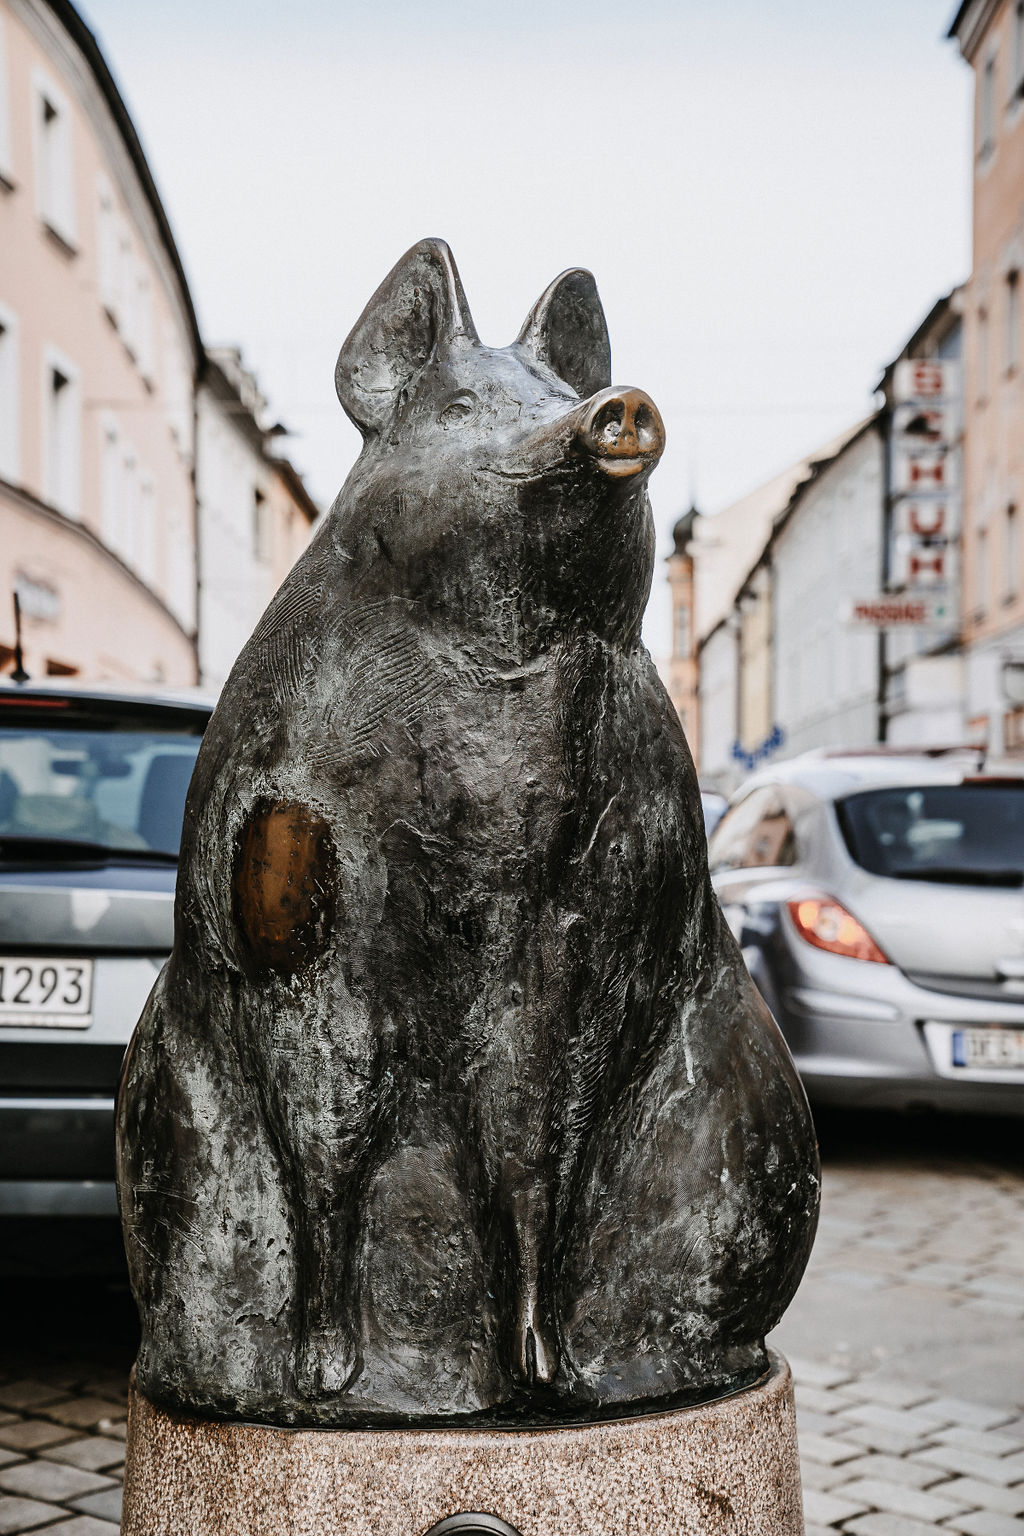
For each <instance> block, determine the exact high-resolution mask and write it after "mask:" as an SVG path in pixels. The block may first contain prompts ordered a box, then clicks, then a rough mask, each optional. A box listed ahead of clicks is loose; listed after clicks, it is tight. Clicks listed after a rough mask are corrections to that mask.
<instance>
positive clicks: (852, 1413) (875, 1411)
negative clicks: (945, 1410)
mask: <svg viewBox="0 0 1024 1536" xmlns="http://www.w3.org/2000/svg"><path fill="white" fill-rule="evenodd" d="M843 1418H844V1419H855V1420H856V1421H857V1422H858V1423H861V1424H872V1425H874V1426H875V1427H876V1428H878V1429H892V1430H895V1431H896V1433H897V1434H899V1435H907V1436H911V1437H918V1438H920V1437H921V1436H923V1435H928V1436H930V1435H932V1434H933V1433H934V1431H935V1430H936V1429H938V1428H940V1427H941V1426H942V1424H943V1422H944V1421H943V1420H942V1419H941V1418H936V1417H935V1416H934V1415H932V1414H929V1413H926V1412H925V1411H924V1410H923V1409H920V1408H889V1407H887V1406H886V1404H885V1403H880V1402H875V1401H871V1402H867V1403H853V1404H851V1406H850V1407H849V1408H844V1409H843Z"/></svg>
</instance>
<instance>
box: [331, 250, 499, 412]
mask: <svg viewBox="0 0 1024 1536" xmlns="http://www.w3.org/2000/svg"><path fill="white" fill-rule="evenodd" d="M459 337H461V338H464V339H465V340H467V341H472V342H475V341H477V340H478V338H477V334H476V331H475V329H474V327H473V321H472V318H471V317H470V313H469V306H468V305H467V303H466V295H465V294H464V293H463V291H462V281H461V279H460V277H459V273H458V269H457V268H456V266H455V261H454V259H453V257H452V253H451V251H450V250H449V249H448V247H447V245H446V244H445V243H444V241H443V240H421V241H420V243H419V244H418V245H414V246H413V248H412V250H411V251H406V253H405V255H404V256H403V257H402V259H401V261H400V262H399V263H398V265H397V266H395V267H393V268H392V270H391V271H390V272H389V273H388V275H387V277H386V278H385V279H384V281H383V282H382V283H381V285H380V287H379V288H378V289H377V292H376V293H375V294H374V296H373V298H372V299H371V300H370V302H369V304H367V306H366V308H365V309H364V310H363V312H362V314H361V315H360V317H359V319H358V320H357V321H356V323H355V327H354V328H353V330H352V334H351V335H350V336H349V338H348V340H347V341H346V342H345V345H344V346H343V347H342V349H341V352H340V354H339V356H338V366H337V367H336V368H335V370H334V385H335V388H336V389H337V391H338V399H339V400H340V401H341V403H342V405H343V406H344V407H345V410H346V412H347V414H348V415H349V416H350V417H351V418H352V420H353V421H354V422H355V424H356V426H357V427H358V428H359V430H360V432H362V434H363V436H364V437H366V436H369V435H370V434H372V433H376V432H380V431H381V430H382V429H383V428H384V427H385V426H386V425H387V423H388V421H389V419H390V417H391V413H392V411H393V410H394V408H395V405H396V404H397V402H398V399H399V396H400V395H401V393H402V391H403V390H404V389H405V388H406V387H407V386H408V385H409V384H410V383H411V382H412V380H413V379H414V378H415V377H416V375H417V374H418V373H419V372H420V370H421V369H422V368H423V367H425V366H426V364H427V363H428V362H429V361H430V358H431V357H432V356H433V355H434V352H435V350H436V349H437V348H438V347H439V346H443V345H445V344H447V343H450V342H452V341H454V340H456V339H457V338H459Z"/></svg>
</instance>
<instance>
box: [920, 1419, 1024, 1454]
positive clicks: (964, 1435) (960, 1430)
mask: <svg viewBox="0 0 1024 1536" xmlns="http://www.w3.org/2000/svg"><path fill="white" fill-rule="evenodd" d="M934 1438H935V1439H936V1440H938V1441H941V1443H942V1444H943V1445H962V1446H963V1447H964V1449H965V1450H968V1451H977V1453H978V1455H979V1456H1012V1455H1013V1453H1014V1452H1015V1451H1016V1452H1018V1453H1019V1452H1020V1451H1022V1450H1024V1445H1022V1444H1021V1442H1020V1440H1018V1439H1017V1438H1016V1436H1014V1435H1006V1434H1003V1432H1002V1430H998V1429H973V1428H972V1427H971V1426H970V1425H969V1424H951V1425H949V1427H948V1428H947V1429H939V1430H936V1432H935V1436H934Z"/></svg>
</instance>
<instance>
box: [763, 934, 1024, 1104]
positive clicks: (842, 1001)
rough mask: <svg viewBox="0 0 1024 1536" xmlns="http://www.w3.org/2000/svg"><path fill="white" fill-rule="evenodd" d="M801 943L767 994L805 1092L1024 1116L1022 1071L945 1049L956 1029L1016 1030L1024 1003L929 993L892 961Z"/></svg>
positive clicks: (838, 1100) (842, 1100)
mask: <svg viewBox="0 0 1024 1536" xmlns="http://www.w3.org/2000/svg"><path fill="white" fill-rule="evenodd" d="M805 948H806V949H808V950H809V954H807V955H804V954H802V953H800V954H799V955H798V956H797V957H796V961H795V963H794V964H793V965H792V966H791V967H789V966H787V968H786V969H787V971H788V975H786V976H784V977H782V978H780V979H779V981H778V982H777V983H776V985H775V987H774V988H773V989H772V995H771V996H770V999H769V1000H770V1003H771V1006H772V1007H773V1009H774V1010H775V1011H776V1016H777V1017H778V1020H779V1024H780V1027H781V1028H782V1031H783V1033H784V1035H785V1036H786V1040H787V1042H788V1044H789V1047H790V1050H791V1051H792V1053H793V1058H794V1061H795V1062H796V1065H797V1068H798V1070H799V1072H800V1075H801V1077H802V1078H803V1080H804V1085H805V1087H806V1089H807V1093H808V1097H809V1098H811V1099H812V1100H813V1101H815V1102H818V1103H829V1104H847V1105H851V1106H854V1105H856V1106H861V1107H865V1108H867V1107H876V1108H900V1109H909V1108H931V1109H950V1110H960V1111H964V1112H968V1113H992V1114H1013V1115H1024V1068H1016V1067H1013V1068H998V1069H992V1068H990V1069H985V1070H981V1069H978V1068H970V1067H958V1066H956V1065H955V1064H954V1060H953V1055H954V1053H953V1049H952V1042H953V1036H954V1034H955V1032H956V1031H957V1030H961V1029H989V1028H1000V1027H1002V1028H1009V1029H1014V1030H1021V1029H1024V1000H1012V1001H1006V1002H1004V1001H1002V1000H999V1001H992V1000H989V999H981V998H973V997H961V996H956V995H954V994H951V993H947V992H941V993H940V992H934V991H930V990H928V989H927V988H924V987H921V986H918V985H917V984H916V983H914V982H912V981H910V980H908V978H907V977H906V976H904V975H903V973H902V972H901V971H899V970H898V969H897V968H896V967H895V966H892V965H879V964H874V963H871V962H867V961H861V960H849V959H846V958H844V957H842V956H839V955H830V954H828V953H826V952H824V951H817V950H814V949H812V948H811V946H808V945H804V946H801V949H805ZM754 974H755V979H758V978H757V974H756V964H755V969H754Z"/></svg>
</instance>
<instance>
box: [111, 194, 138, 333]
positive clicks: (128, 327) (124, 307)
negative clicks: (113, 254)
mask: <svg viewBox="0 0 1024 1536" xmlns="http://www.w3.org/2000/svg"><path fill="white" fill-rule="evenodd" d="M135 297H136V295H135V248H134V246H133V244H132V236H131V231H130V230H129V228H128V225H127V223H126V222H125V220H124V219H120V220H119V221H118V242H117V309H116V312H115V316H114V318H115V319H116V321H117V328H118V330H119V331H120V333H121V340H122V341H123V342H124V344H125V346H126V347H127V348H128V350H129V352H130V353H131V354H132V356H133V357H134V356H135Z"/></svg>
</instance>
